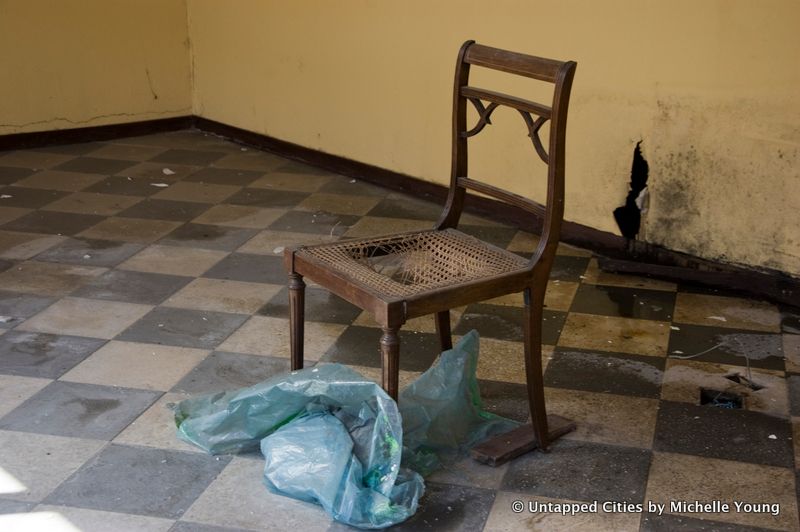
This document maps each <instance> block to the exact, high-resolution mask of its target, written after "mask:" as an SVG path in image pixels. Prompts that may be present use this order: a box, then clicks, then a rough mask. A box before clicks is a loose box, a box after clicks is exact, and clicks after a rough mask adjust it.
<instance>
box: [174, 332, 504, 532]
mask: <svg viewBox="0 0 800 532" xmlns="http://www.w3.org/2000/svg"><path fill="white" fill-rule="evenodd" d="M477 360H478V334H477V332H475V331H471V332H470V333H468V334H467V335H465V336H464V337H463V338H462V339H461V341H459V342H458V344H457V345H456V346H455V347H454V348H453V349H451V350H448V351H445V352H444V353H442V354H441V356H440V357H439V358H438V359H437V361H436V362H435V363H434V365H433V366H431V368H429V369H428V371H426V372H425V373H424V374H422V375H421V376H420V377H419V378H418V379H417V380H416V381H415V382H413V383H412V384H410V385H409V386H408V387H407V388H406V389H405V390H404V391H403V392H402V393H401V395H400V409H399V410H398V406H397V403H395V402H394V401H393V400H392V399H391V398H390V397H389V396H388V395H387V394H386V392H384V391H383V389H382V388H381V387H380V386H378V385H377V384H376V383H374V382H372V381H370V380H367V379H366V378H364V377H363V376H361V375H360V374H358V373H356V372H355V371H353V370H352V369H350V368H347V367H345V366H342V365H339V364H320V365H318V366H316V367H314V368H310V369H304V370H300V371H293V372H291V373H289V374H284V375H277V376H275V377H272V378H271V379H268V380H266V381H264V382H262V383H259V384H256V385H254V386H251V387H249V388H245V389H242V390H238V391H233V392H223V393H217V394H211V395H206V396H201V397H197V398H192V399H187V400H185V401H182V402H180V403H178V404H177V405H176V406H175V421H176V423H177V425H178V435H179V437H180V438H181V439H183V440H185V441H188V442H189V443H192V444H194V445H197V446H198V447H201V448H202V449H205V450H206V451H207V452H209V453H212V454H220V453H232V452H239V451H248V450H254V449H256V448H258V447H259V445H260V448H261V451H262V454H263V455H264V458H265V460H266V466H265V470H264V481H265V484H266V485H267V487H268V488H269V489H271V490H273V491H275V492H277V493H282V494H285V495H288V496H290V497H294V498H297V499H301V500H304V501H309V502H314V503H317V504H320V505H321V506H322V507H323V508H324V509H325V511H327V512H328V513H329V514H330V515H331V516H332V517H333V518H334V519H336V520H337V521H341V522H343V523H346V524H349V525H352V526H356V527H360V528H384V527H388V526H391V525H394V524H397V523H400V522H402V521H404V520H405V519H407V518H408V517H410V516H411V515H413V514H414V512H415V511H416V509H417V503H418V500H419V497H421V496H422V494H423V492H424V481H423V480H422V477H421V476H420V474H428V473H430V472H432V471H434V470H435V469H437V468H438V467H441V465H443V464H446V463H449V462H451V461H453V460H455V459H457V458H458V457H460V456H462V455H463V454H464V453H465V452H466V451H467V450H468V449H469V448H470V447H472V446H473V445H474V444H476V443H478V442H480V441H481V440H483V439H485V438H487V437H489V436H491V435H494V434H498V433H501V432H505V431H507V430H510V429H513V428H515V427H517V426H518V425H519V424H518V423H516V422H514V421H511V420H508V419H505V418H501V417H499V416H496V415H493V414H490V413H488V412H486V411H484V410H483V408H482V405H481V400H480V394H479V392H478V384H477V378H476V370H477ZM401 413H402V416H401ZM401 457H402V465H403V467H401ZM406 468H410V469H406Z"/></svg>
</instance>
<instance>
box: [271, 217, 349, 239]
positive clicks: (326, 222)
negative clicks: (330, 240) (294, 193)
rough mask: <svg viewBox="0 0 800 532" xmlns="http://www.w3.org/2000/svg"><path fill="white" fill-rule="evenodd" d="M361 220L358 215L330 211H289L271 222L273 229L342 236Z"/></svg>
mask: <svg viewBox="0 0 800 532" xmlns="http://www.w3.org/2000/svg"><path fill="white" fill-rule="evenodd" d="M358 220H360V217H358V216H352V215H348V214H333V213H330V212H322V211H317V212H309V211H289V212H287V213H286V214H284V215H283V216H281V217H280V218H278V219H277V220H275V221H274V222H272V224H270V226H269V227H268V229H270V230H272V231H290V232H297V233H314V234H321V235H331V236H332V237H334V236H341V235H343V234H344V233H345V232H347V230H348V229H350V226H352V225H354V224H355V223H356V222H358Z"/></svg>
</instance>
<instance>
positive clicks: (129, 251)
mask: <svg viewBox="0 0 800 532" xmlns="http://www.w3.org/2000/svg"><path fill="white" fill-rule="evenodd" d="M143 248H144V246H143V245H142V244H133V243H130V242H115V241H112V240H93V239H88V238H70V239H68V240H66V241H65V242H62V243H61V244H58V245H57V246H53V247H52V248H50V249H48V250H47V251H45V252H43V253H40V254H39V255H37V256H36V260H40V261H47V262H61V263H66V264H80V265H82V266H100V267H107V268H111V267H114V266H116V265H118V264H120V263H122V262H123V261H125V260H127V259H128V258H130V257H132V256H133V255H135V254H136V253H138V252H139V251H141V250H142V249H143Z"/></svg>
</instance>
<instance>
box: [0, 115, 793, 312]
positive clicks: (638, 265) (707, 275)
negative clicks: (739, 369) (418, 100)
mask: <svg viewBox="0 0 800 532" xmlns="http://www.w3.org/2000/svg"><path fill="white" fill-rule="evenodd" d="M192 127H195V128H197V129H200V130H202V131H207V132H209V133H214V134H216V135H220V136H222V137H225V138H228V139H230V140H232V141H234V142H238V143H240V144H246V145H249V146H253V147H256V148H259V149H262V150H265V151H269V152H272V153H274V154H276V155H280V156H282V157H286V158H289V159H293V160H296V161H300V162H303V163H306V164H310V165H313V166H316V167H318V168H322V169H325V170H328V171H331V172H335V173H338V174H342V175H346V176H349V177H353V178H356V179H360V180H363V181H367V182H370V183H374V184H376V185H379V186H382V187H385V188H388V189H390V190H395V191H399V192H406V193H409V194H413V195H414V196H417V197H422V198H425V199H428V200H430V201H434V202H438V203H442V204H443V203H444V201H445V199H446V198H447V187H446V186H444V185H439V184H436V183H431V182H429V181H424V180H422V179H419V178H416V177H412V176H409V175H405V174H401V173H399V172H394V171H391V170H386V169H385V168H379V167H377V166H373V165H370V164H366V163H363V162H359V161H355V160H352V159H348V158H346V157H342V156H339V155H333V154H330V153H325V152H321V151H318V150H314V149H311V148H307V147H305V146H300V145H298V144H294V143H291V142H287V141H284V140H279V139H276V138H273V137H270V136H267V135H262V134H260V133H254V132H252V131H248V130H245V129H240V128H237V127H234V126H229V125H227V124H223V123H221V122H216V121H214V120H209V119H207V118H202V117H198V116H181V117H175V118H165V119H160V120H147V121H143V122H132V123H128V124H114V125H106V126H94V127H87V128H79V129H63V130H55V131H44V132H34V133H18V134H13V135H4V136H2V135H0V150H8V149H22V148H34V147H39V146H45V145H53V144H71V143H77V142H88V141H99V140H111V139H115V138H122V137H130V136H136V135H146V134H151V133H159V132H165V131H176V130H179V129H188V128H192ZM465 208H466V210H468V211H469V212H471V213H474V214H479V215H484V216H487V217H490V218H491V219H493V220H497V221H500V222H504V223H507V224H510V225H514V226H516V227H519V228H521V229H524V230H527V231H533V232H537V231H540V230H541V226H542V220H541V219H539V218H538V217H537V216H536V215H534V214H532V213H530V212H528V211H525V210H523V209H520V208H518V207H513V206H509V205H506V204H505V203H501V202H499V201H497V200H493V199H490V198H485V197H480V196H474V195H468V197H467V200H466V204H465ZM561 240H562V241H564V242H567V243H568V244H573V245H575V246H579V247H582V248H584V249H588V250H590V251H593V252H595V253H597V254H598V255H601V256H603V257H605V259H601V260H600V264H601V267H602V268H604V269H606V270H607V271H614V272H619V273H630V274H637V275H645V276H650V277H655V278H661V279H668V280H672V281H678V282H689V283H699V284H703V285H708V286H712V287H716V288H727V289H731V290H735V291H741V292H744V293H747V294H750V295H753V296H756V297H761V298H766V299H769V300H771V301H774V302H777V303H782V304H786V305H790V306H795V307H796V306H800V279H798V278H795V277H791V276H789V275H787V274H785V273H783V272H780V271H777V270H756V269H752V268H747V267H743V266H738V265H733V264H728V263H724V262H717V261H711V260H706V259H701V258H698V257H694V256H691V255H687V254H684V253H680V252H677V251H672V250H669V249H666V248H663V247H660V246H656V245H653V244H648V243H645V242H639V241H635V242H629V241H628V240H627V239H625V238H623V237H621V236H618V235H615V234H613V233H609V232H607V231H601V230H599V229H595V228H592V227H589V226H586V225H582V224H579V223H575V222H570V221H567V220H565V221H564V223H563V225H562V227H561Z"/></svg>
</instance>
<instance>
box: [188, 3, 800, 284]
mask: <svg viewBox="0 0 800 532" xmlns="http://www.w3.org/2000/svg"><path fill="white" fill-rule="evenodd" d="M188 9H189V33H190V37H191V40H192V44H193V48H194V67H195V71H194V74H195V77H194V79H195V85H194V92H193V96H194V112H195V113H196V114H198V115H201V116H204V117H207V118H210V119H213V120H218V121H221V122H225V123H227V124H231V125H234V126H238V127H241V128H245V129H248V130H252V131H256V132H259V133H264V134H267V135H271V136H274V137H277V138H280V139H283V140H287V141H291V142H295V143H298V144H301V145H304V146H308V147H311V148H315V149H319V150H322V151H325V152H330V153H334V154H337V155H342V156H345V157H349V158H352V159H356V160H359V161H364V162H367V163H371V164H374V165H377V166H380V167H384V168H389V169H392V170H396V171H399V172H403V173H406V174H410V175H412V176H417V177H421V178H423V179H427V180H431V181H435V182H438V183H445V182H446V180H447V175H448V164H449V159H448V154H449V130H448V127H449V123H450V122H449V120H450V97H451V95H450V91H451V80H452V75H453V66H454V60H455V55H456V51H457V50H458V47H459V45H460V44H461V43H462V42H463V41H464V40H466V39H469V38H472V39H476V40H477V41H478V42H482V43H485V44H489V45H493V46H498V47H504V48H509V49H513V50H518V51H524V52H528V53H533V54H536V55H544V56H551V57H555V58H560V59H574V60H576V61H578V71H577V75H576V79H575V88H574V92H573V104H572V108H571V116H570V122H569V127H568V157H567V177H568V185H567V212H566V217H567V219H569V220H573V221H576V222H579V223H583V224H586V225H589V226H592V227H596V228H599V229H602V230H606V231H613V232H617V229H616V225H615V223H614V221H613V217H612V210H613V209H614V208H615V207H617V206H619V205H621V204H622V203H623V201H624V197H625V194H626V193H627V182H628V179H629V172H630V164H631V158H632V153H633V147H634V145H635V143H636V141H638V140H640V139H643V140H644V143H643V149H644V153H645V156H646V157H647V159H648V161H649V163H650V169H651V172H650V187H651V192H652V196H651V197H652V202H651V210H650V212H649V213H648V215H647V217H646V227H645V229H644V234H645V238H646V239H647V240H648V241H650V242H653V243H657V244H663V245H665V246H666V247H668V248H671V249H676V250H681V251H686V252H689V253H692V254H696V255H699V256H703V257H707V258H712V259H722V260H727V261H732V262H737V263H743V264H748V265H752V266H764V267H770V268H777V269H780V270H784V271H787V272H790V273H793V274H795V275H797V274H800V229H798V228H800V224H798V223H797V219H798V215H797V213H798V212H799V211H800V171H799V170H798V168H800V156H799V155H800V153H799V152H800V150H799V147H800V98H798V97H797V93H798V90H800V67H798V65H800V31H798V30H797V23H798V21H800V2H796V1H790V0H767V1H761V2H753V1H751V0H705V1H703V2H697V1H695V0H672V1H669V2H667V1H656V0H645V1H643V0H605V1H603V2H597V1H595V0H547V1H544V0H540V1H531V0H519V1H511V0H505V1H498V2H491V3H487V2H477V1H474V0H447V1H445V0H440V1H436V2H432V1H430V0H406V1H404V2H382V1H377V0H342V1H340V2H325V1H321V0H317V1H312V0H296V1H293V2H285V1H256V0H252V1H244V0H239V1H236V2H230V3H227V4H225V8H224V9H223V8H221V7H220V4H219V3H218V2H215V1H213V0H188ZM495 118H496V119H495V122H496V126H492V128H494V129H495V130H496V131H495V132H494V133H495V134H494V136H493V137H489V138H487V140H485V141H481V142H482V143H484V146H485V148H486V149H481V150H476V155H486V153H487V152H489V151H493V152H494V157H492V160H491V164H489V163H488V162H487V158H482V160H481V162H479V163H478V164H477V165H475V166H473V168H474V169H475V170H476V172H477V174H478V176H483V177H490V176H491V177H493V178H494V176H498V177H499V176H504V177H502V178H500V179H499V182H500V183H502V184H505V185H507V186H511V187H512V188H514V189H515V190H516V191H517V192H520V193H523V194H533V195H534V196H536V197H538V198H539V199H541V192H542V190H543V188H542V187H541V186H536V185H534V184H532V183H531V178H530V171H529V170H528V169H527V168H525V167H524V165H522V164H518V163H511V162H507V160H510V159H513V158H514V157H512V156H514V155H517V154H521V155H522V156H523V157H524V156H527V155H528V153H527V151H528V150H529V145H528V144H526V140H525V139H524V136H523V135H524V134H525V131H524V128H523V126H522V122H521V120H519V117H517V116H514V115H513V114H510V113H507V114H502V113H500V112H498V113H497V114H496V116H495ZM483 135H489V132H488V131H487V132H486V133H484V134H483ZM531 160H532V159H531ZM490 169H491V170H490Z"/></svg>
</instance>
